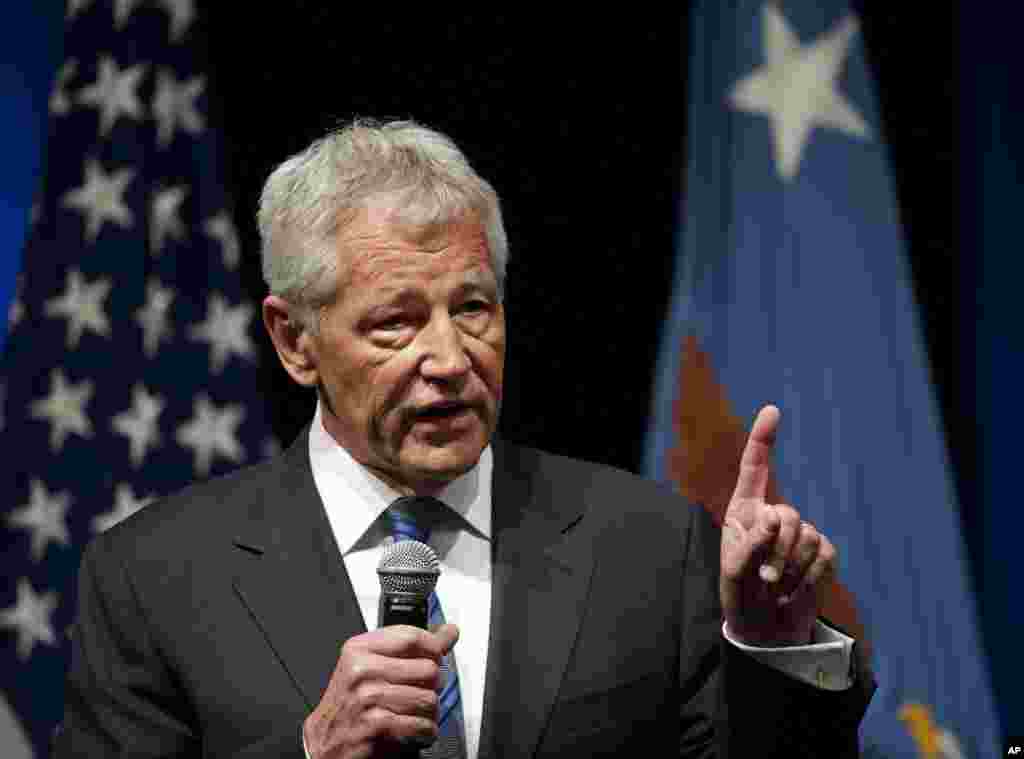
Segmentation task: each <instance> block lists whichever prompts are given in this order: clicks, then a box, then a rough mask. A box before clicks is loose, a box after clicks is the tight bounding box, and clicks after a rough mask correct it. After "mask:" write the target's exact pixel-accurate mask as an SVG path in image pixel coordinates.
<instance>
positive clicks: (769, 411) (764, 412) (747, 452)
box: [732, 405, 782, 499]
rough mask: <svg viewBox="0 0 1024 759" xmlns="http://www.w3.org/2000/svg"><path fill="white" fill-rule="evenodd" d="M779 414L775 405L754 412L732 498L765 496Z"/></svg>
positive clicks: (780, 415) (769, 477) (769, 476)
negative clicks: (754, 417)
mask: <svg viewBox="0 0 1024 759" xmlns="http://www.w3.org/2000/svg"><path fill="white" fill-rule="evenodd" d="M781 417H782V413H781V412H780V411H779V409H778V408H777V407H776V406H772V405H768V406H765V407H764V408H762V409H761V410H760V411H759V412H758V413H757V418H756V419H754V425H753V427H751V429H750V436H749V437H748V438H747V444H746V446H744V448H743V455H742V456H741V457H740V475H739V477H737V478H736V489H735V490H734V491H733V494H732V497H733V499H737V498H762V499H763V498H764V497H765V496H766V494H767V493H768V482H769V480H770V479H771V468H772V447H773V446H774V445H775V433H776V432H777V431H778V428H779V419H780V418H781Z"/></svg>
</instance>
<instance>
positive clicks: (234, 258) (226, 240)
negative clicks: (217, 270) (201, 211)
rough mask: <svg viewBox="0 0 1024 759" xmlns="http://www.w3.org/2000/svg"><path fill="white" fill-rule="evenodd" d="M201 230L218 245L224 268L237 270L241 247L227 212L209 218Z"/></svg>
mask: <svg viewBox="0 0 1024 759" xmlns="http://www.w3.org/2000/svg"><path fill="white" fill-rule="evenodd" d="M203 229H204V230H205V231H206V234H208V235H209V236H210V237H212V238H213V239H214V240H216V241H217V242H219V243H220V249H221V256H222V257H223V259H224V267H225V268H227V269H230V270H231V271H234V270H235V269H237V268H238V262H239V251H240V248H241V246H240V245H239V242H238V233H237V232H236V231H235V225H234V224H232V223H231V217H229V216H228V212H227V211H221V212H220V213H219V214H217V215H216V216H211V217H210V218H209V219H207V220H206V223H205V224H204V225H203Z"/></svg>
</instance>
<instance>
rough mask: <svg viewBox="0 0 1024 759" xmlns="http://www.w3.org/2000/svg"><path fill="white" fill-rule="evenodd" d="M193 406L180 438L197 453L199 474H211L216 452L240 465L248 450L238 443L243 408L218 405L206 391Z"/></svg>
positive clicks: (181, 430) (180, 441)
mask: <svg viewBox="0 0 1024 759" xmlns="http://www.w3.org/2000/svg"><path fill="white" fill-rule="evenodd" d="M192 407H193V414H192V418H191V419H190V420H189V421H188V422H187V423H186V424H183V425H181V427H180V428H178V435H177V440H178V443H179V444H181V445H182V446H183V447H185V448H191V449H192V451H193V453H194V454H195V459H194V468H195V471H196V474H198V475H199V476H200V477H205V476H206V475H208V474H209V473H210V464H212V463H213V456H214V454H219V455H220V456H222V457H223V458H226V459H227V460H228V461H231V462H233V463H235V464H240V463H241V462H242V460H243V459H244V458H245V450H244V449H243V448H242V444H241V443H239V442H238V426H239V425H240V424H241V423H242V420H243V419H244V418H245V409H244V407H243V406H242V405H241V404H229V405H226V406H223V407H221V408H217V407H216V406H214V405H213V403H211V402H210V398H209V396H207V395H206V393H199V394H198V395H197V396H196V398H195V400H194V401H193V404H192Z"/></svg>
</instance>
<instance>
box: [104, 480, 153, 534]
mask: <svg viewBox="0 0 1024 759" xmlns="http://www.w3.org/2000/svg"><path fill="white" fill-rule="evenodd" d="M153 500H154V498H153V496H151V495H150V496H146V497H145V498H136V497H135V491H134V490H132V486H131V485H129V484H128V483H126V482H122V483H120V484H119V485H118V486H117V487H116V488H115V490H114V508H113V509H111V510H110V511H108V512H106V513H104V514H100V515H99V516H97V517H95V518H94V519H93V520H92V531H93V532H95V533H101V532H106V531H107V530H109V529H110V528H111V527H113V526H114V525H115V524H117V523H118V522H121V521H123V520H125V519H127V518H128V517H130V516H131V515H132V514H134V513H135V512H136V511H138V510H139V509H141V508H143V507H145V506H147V505H149V504H150V503H152V502H153Z"/></svg>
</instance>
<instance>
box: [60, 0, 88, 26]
mask: <svg viewBox="0 0 1024 759" xmlns="http://www.w3.org/2000/svg"><path fill="white" fill-rule="evenodd" d="M91 4H92V0H68V12H67V14H66V15H65V16H64V18H65V20H67V21H73V20H74V18H75V16H77V15H78V14H79V13H81V12H82V11H84V10H85V9H86V8H88V7H89V6H90V5H91Z"/></svg>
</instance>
